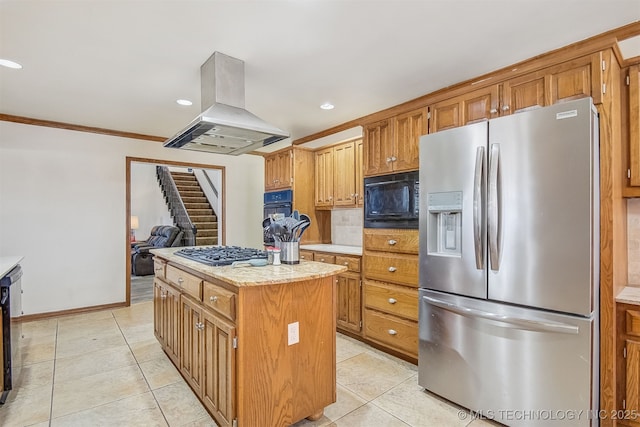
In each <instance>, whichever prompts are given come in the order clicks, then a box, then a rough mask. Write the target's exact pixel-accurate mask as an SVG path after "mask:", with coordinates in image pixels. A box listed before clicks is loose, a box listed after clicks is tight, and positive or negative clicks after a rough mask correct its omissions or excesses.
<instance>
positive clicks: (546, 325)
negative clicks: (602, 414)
mask: <svg viewBox="0 0 640 427" xmlns="http://www.w3.org/2000/svg"><path fill="white" fill-rule="evenodd" d="M422 299H423V300H424V301H426V302H427V303H429V304H431V305H434V306H436V307H439V308H442V309H444V310H447V311H450V312H452V313H455V314H459V315H461V316H466V317H479V318H482V319H487V320H493V321H496V322H501V323H506V324H509V325H514V326H517V327H519V328H520V329H526V330H529V331H540V332H558V333H562V334H573V335H577V334H578V332H579V328H578V327H577V326H575V325H568V324H566V323H560V322H552V321H545V320H533V319H522V318H518V317H512V316H507V315H503V314H498V313H489V312H487V311H482V310H477V309H475V308H469V307H463V306H459V305H455V304H452V303H450V302H447V301H441V300H439V299H436V298H432V297H428V296H423V297H422Z"/></svg>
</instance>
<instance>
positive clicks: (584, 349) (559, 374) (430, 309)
mask: <svg viewBox="0 0 640 427" xmlns="http://www.w3.org/2000/svg"><path fill="white" fill-rule="evenodd" d="M598 156H599V152H598V118H597V112H596V110H595V108H594V106H593V104H592V100H591V99H590V98H585V99H581V100H576V101H571V102H566V103H562V104H558V105H553V106H549V107H544V108H539V109H536V110H530V111H526V112H522V113H518V114H514V115H511V116H506V117H501V118H497V119H492V120H489V121H485V122H481V123H475V124H471V125H467V126H464V127H460V128H455V129H451V130H445V131H441V132H437V133H434V134H430V135H426V136H423V137H422V138H421V140H420V217H419V228H420V257H419V259H420V291H419V296H420V305H419V337H420V338H419V339H420V342H419V359H418V361H419V363H418V370H419V374H418V383H419V384H420V385H421V386H422V387H424V388H425V389H427V390H429V391H431V392H433V393H436V394H438V395H440V396H442V397H444V398H446V399H448V400H450V401H453V402H455V403H457V404H459V405H461V406H463V407H466V408H468V409H470V410H471V411H472V412H471V415H472V416H473V415H478V416H480V414H482V416H484V417H487V418H491V419H494V420H496V421H499V422H501V423H504V424H507V425H513V426H516V425H517V426H541V425H583V426H586V425H597V423H598V420H597V409H598V398H599V394H598V389H599V374H598V371H599V358H598V352H599V348H598V347H599V343H598V335H599V334H598V300H599V244H600V239H599V226H600V224H599V161H598Z"/></svg>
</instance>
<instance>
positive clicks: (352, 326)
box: [336, 273, 362, 332]
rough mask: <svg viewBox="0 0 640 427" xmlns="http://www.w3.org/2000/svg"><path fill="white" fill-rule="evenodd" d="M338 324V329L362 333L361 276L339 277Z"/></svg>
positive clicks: (348, 274)
mask: <svg viewBox="0 0 640 427" xmlns="http://www.w3.org/2000/svg"><path fill="white" fill-rule="evenodd" d="M336 280H337V294H338V295H337V300H338V302H337V307H336V314H337V319H336V324H337V326H338V328H341V329H346V330H349V331H353V332H360V329H361V326H362V319H361V314H360V313H361V312H362V311H361V301H362V297H361V288H360V275H359V274H350V273H345V274H340V275H339V276H337V279H336Z"/></svg>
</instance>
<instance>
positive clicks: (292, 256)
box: [276, 242, 300, 264]
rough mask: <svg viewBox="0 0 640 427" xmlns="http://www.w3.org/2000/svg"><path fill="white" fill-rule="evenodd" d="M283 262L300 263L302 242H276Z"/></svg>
mask: <svg viewBox="0 0 640 427" xmlns="http://www.w3.org/2000/svg"><path fill="white" fill-rule="evenodd" d="M276 246H277V247H279V248H280V251H281V252H282V253H281V255H280V260H281V261H282V263H283V264H300V242H276Z"/></svg>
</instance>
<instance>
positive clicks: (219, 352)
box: [202, 310, 236, 427]
mask: <svg viewBox="0 0 640 427" xmlns="http://www.w3.org/2000/svg"><path fill="white" fill-rule="evenodd" d="M202 322H203V323H204V331H203V332H204V341H203V356H204V377H203V381H202V386H203V388H202V401H203V402H204V404H205V406H206V407H207V409H208V410H209V411H210V412H211V413H213V414H214V417H215V419H216V421H217V422H218V424H219V425H220V426H222V427H225V426H231V423H232V421H233V419H234V418H235V416H236V415H235V412H236V411H235V405H234V404H235V401H234V399H233V389H234V387H235V382H236V378H235V372H236V367H235V360H236V351H235V348H234V347H233V341H234V338H235V337H236V329H235V327H234V326H233V325H231V324H230V323H227V322H226V321H224V320H222V319H221V318H220V317H216V316H215V315H214V314H213V313H211V312H209V311H208V310H203V311H202Z"/></svg>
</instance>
